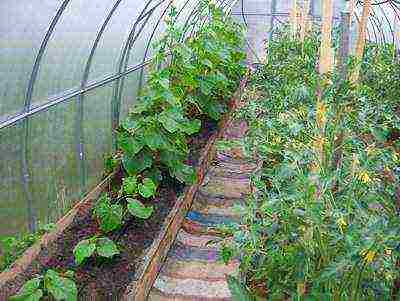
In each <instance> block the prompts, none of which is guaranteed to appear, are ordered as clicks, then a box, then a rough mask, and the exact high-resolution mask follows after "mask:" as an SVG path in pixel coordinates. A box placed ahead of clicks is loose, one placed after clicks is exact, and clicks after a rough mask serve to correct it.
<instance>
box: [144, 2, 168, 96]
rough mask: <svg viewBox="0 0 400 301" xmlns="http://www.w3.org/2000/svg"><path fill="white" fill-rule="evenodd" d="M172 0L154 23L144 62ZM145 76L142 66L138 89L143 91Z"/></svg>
mask: <svg viewBox="0 0 400 301" xmlns="http://www.w3.org/2000/svg"><path fill="white" fill-rule="evenodd" d="M172 2H173V1H170V2H169V3H168V5H167V7H166V8H165V9H164V11H163V12H162V14H161V16H160V18H159V19H158V20H157V23H156V25H154V27H153V30H152V32H151V35H150V37H149V39H148V41H147V45H146V48H145V51H144V54H143V59H142V62H145V61H146V58H147V54H148V52H149V49H150V45H151V42H152V40H153V37H154V35H155V33H156V30H157V28H158V26H159V25H160V23H161V20H162V18H164V16H165V14H166V13H167V11H168V9H169V8H170V7H171V5H172ZM143 76H144V68H142V69H141V70H140V75H139V83H138V91H141V90H142V85H143Z"/></svg>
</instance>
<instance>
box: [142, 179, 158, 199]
mask: <svg viewBox="0 0 400 301" xmlns="http://www.w3.org/2000/svg"><path fill="white" fill-rule="evenodd" d="M138 188H139V194H140V195H141V196H142V197H144V198H149V197H151V196H154V194H155V193H156V189H157V186H156V184H154V182H153V181H152V180H151V179H149V178H145V179H144V180H143V183H141V184H139V185H138Z"/></svg>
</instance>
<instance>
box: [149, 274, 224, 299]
mask: <svg viewBox="0 0 400 301" xmlns="http://www.w3.org/2000/svg"><path fill="white" fill-rule="evenodd" d="M154 288H155V289H156V290H158V291H159V292H160V293H161V295H164V296H166V297H167V298H171V297H173V298H174V299H170V300H176V299H175V296H177V297H178V298H190V299H189V300H230V299H229V298H230V297H231V293H230V291H229V288H228V285H227V283H226V281H225V280H219V281H204V280H197V279H176V278H172V277H168V276H164V275H159V277H157V279H156V281H155V283H154ZM199 298H203V299H199ZM216 298H217V299H216ZM150 300H152V299H150ZM167 300H168V299H167ZM183 300H185V299H183Z"/></svg>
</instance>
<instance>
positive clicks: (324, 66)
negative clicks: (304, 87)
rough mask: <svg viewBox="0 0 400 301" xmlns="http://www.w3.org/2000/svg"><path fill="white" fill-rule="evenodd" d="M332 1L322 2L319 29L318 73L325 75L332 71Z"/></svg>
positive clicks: (325, 0)
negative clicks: (320, 25) (320, 26)
mask: <svg viewBox="0 0 400 301" xmlns="http://www.w3.org/2000/svg"><path fill="white" fill-rule="evenodd" d="M332 14H333V5H332V0H324V1H322V28H321V49H320V58H319V72H320V74H325V73H328V72H330V71H332V68H333V54H332V47H331V40H332Z"/></svg>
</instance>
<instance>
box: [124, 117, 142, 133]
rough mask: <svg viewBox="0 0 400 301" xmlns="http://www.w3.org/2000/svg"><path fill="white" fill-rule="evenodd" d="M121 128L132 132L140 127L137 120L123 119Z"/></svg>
mask: <svg viewBox="0 0 400 301" xmlns="http://www.w3.org/2000/svg"><path fill="white" fill-rule="evenodd" d="M121 126H122V127H123V128H124V129H125V130H126V131H134V130H136V129H137V128H138V127H139V126H140V122H139V120H137V119H134V118H131V117H128V118H125V120H124V121H122V122H121Z"/></svg>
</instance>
